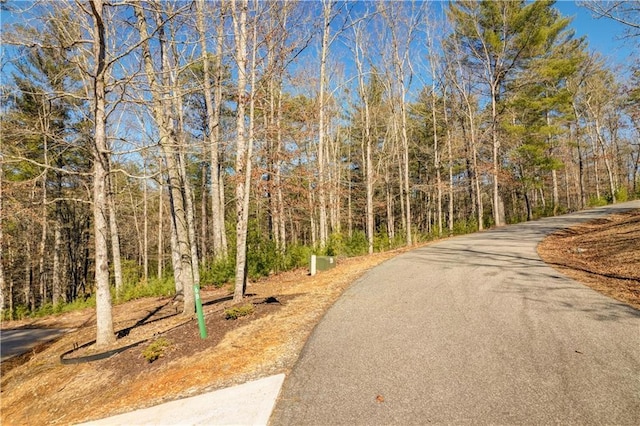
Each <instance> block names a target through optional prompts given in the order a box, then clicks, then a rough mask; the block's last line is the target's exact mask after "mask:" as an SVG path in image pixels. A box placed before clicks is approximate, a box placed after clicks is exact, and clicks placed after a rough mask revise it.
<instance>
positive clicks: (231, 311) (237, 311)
mask: <svg viewBox="0 0 640 426" xmlns="http://www.w3.org/2000/svg"><path fill="white" fill-rule="evenodd" d="M253 311H254V307H253V305H252V304H251V303H248V304H246V305H242V306H233V307H231V308H228V309H225V310H224V317H225V319H228V320H229V319H233V320H235V319H238V318H240V317H244V316H247V315H251V314H252V313H253Z"/></svg>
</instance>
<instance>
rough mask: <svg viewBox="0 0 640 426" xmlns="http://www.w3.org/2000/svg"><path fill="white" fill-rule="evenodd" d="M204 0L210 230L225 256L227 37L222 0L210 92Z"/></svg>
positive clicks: (200, 20) (219, 255)
mask: <svg viewBox="0 0 640 426" xmlns="http://www.w3.org/2000/svg"><path fill="white" fill-rule="evenodd" d="M204 6H205V1H204V0H197V2H196V17H197V26H198V34H199V38H200V49H201V51H202V61H203V62H202V63H203V91H204V99H205V107H206V111H207V130H208V142H209V143H208V145H209V153H210V157H209V164H210V166H209V168H210V171H211V172H210V173H211V184H210V185H211V191H210V196H211V216H212V220H211V231H212V234H213V256H214V258H215V259H223V258H225V257H226V256H227V247H226V239H223V234H224V232H225V229H224V204H222V202H221V199H220V193H221V189H220V187H221V180H220V150H219V145H220V109H221V104H222V78H223V77H222V73H223V70H222V58H221V56H222V53H223V47H222V43H223V40H224V38H223V37H224V33H223V31H224V7H225V5H224V1H222V2H220V4H219V10H220V22H219V24H218V33H217V40H216V56H215V57H214V67H215V68H214V70H213V73H214V77H215V93H214V97H215V98H214V97H212V95H211V80H210V78H211V71H210V69H209V56H208V53H207V52H208V51H207V38H206V34H207V31H206V27H205V24H204Z"/></svg>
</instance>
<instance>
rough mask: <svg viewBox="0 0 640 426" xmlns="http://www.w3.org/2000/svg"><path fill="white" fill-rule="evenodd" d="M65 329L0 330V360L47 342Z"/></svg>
mask: <svg viewBox="0 0 640 426" xmlns="http://www.w3.org/2000/svg"><path fill="white" fill-rule="evenodd" d="M65 332H66V330H58V329H52V328H18V329H13V330H1V331H0V353H1V355H0V361H4V360H6V359H9V358H11V357H12V356H15V355H20V354H23V353H25V352H27V351H29V350H31V348H33V347H34V346H36V345H37V344H38V343H42V342H48V341H49V340H53V339H55V338H57V337H58V336H60V335H62V334H63V333H65Z"/></svg>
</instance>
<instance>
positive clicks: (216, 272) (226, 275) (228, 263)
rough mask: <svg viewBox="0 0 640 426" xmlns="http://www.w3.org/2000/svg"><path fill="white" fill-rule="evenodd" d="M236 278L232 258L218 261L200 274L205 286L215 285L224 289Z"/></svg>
mask: <svg viewBox="0 0 640 426" xmlns="http://www.w3.org/2000/svg"><path fill="white" fill-rule="evenodd" d="M234 276H235V262H234V260H233V259H231V258H230V257H228V258H226V259H219V260H216V261H214V262H212V263H211V264H209V265H208V266H207V267H206V268H203V269H202V271H201V272H200V280H201V281H202V283H203V284H213V285H214V286H216V287H222V286H223V285H225V284H226V283H228V282H231V281H233V277H234Z"/></svg>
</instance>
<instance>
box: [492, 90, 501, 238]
mask: <svg viewBox="0 0 640 426" xmlns="http://www.w3.org/2000/svg"><path fill="white" fill-rule="evenodd" d="M497 104H498V87H497V84H492V85H491V141H492V148H493V150H492V158H493V222H494V225H495V226H501V225H503V223H502V222H503V221H502V217H501V216H502V215H501V214H500V212H501V206H500V204H501V202H500V191H499V189H500V188H499V185H498V180H499V174H500V163H499V158H498V157H499V153H498V152H499V150H500V139H498V109H497Z"/></svg>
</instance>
